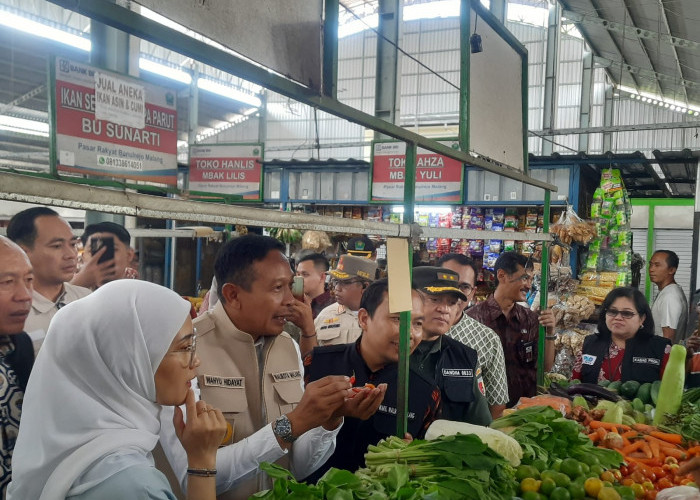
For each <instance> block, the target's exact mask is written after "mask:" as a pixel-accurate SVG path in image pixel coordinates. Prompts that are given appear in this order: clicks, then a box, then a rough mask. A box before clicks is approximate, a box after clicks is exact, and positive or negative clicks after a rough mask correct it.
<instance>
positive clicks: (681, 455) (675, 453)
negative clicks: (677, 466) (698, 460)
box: [661, 447, 688, 460]
mask: <svg viewBox="0 0 700 500" xmlns="http://www.w3.org/2000/svg"><path fill="white" fill-rule="evenodd" d="M661 451H662V452H664V453H665V454H666V456H668V457H673V458H675V459H677V460H685V459H686V458H688V456H687V455H686V453H685V452H684V451H683V450H679V449H678V448H663V447H662V448H661Z"/></svg>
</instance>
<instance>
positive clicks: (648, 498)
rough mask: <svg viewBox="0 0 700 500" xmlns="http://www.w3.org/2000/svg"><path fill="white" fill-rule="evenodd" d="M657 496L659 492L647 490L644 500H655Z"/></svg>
mask: <svg viewBox="0 0 700 500" xmlns="http://www.w3.org/2000/svg"><path fill="white" fill-rule="evenodd" d="M658 494H659V492H658V491H656V490H649V491H647V492H646V493H645V494H644V500H656V495H658Z"/></svg>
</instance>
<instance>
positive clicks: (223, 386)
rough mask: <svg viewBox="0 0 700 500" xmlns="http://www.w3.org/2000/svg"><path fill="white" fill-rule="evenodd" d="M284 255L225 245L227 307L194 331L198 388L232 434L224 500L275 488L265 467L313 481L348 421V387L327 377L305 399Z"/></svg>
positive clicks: (168, 435) (226, 451)
mask: <svg viewBox="0 0 700 500" xmlns="http://www.w3.org/2000/svg"><path fill="white" fill-rule="evenodd" d="M283 251H284V245H282V244H281V243H280V242H279V241H277V240H275V239H273V238H269V237H264V236H257V235H253V234H250V235H246V236H242V237H240V238H236V239H234V240H232V241H230V242H228V243H227V244H226V245H224V246H223V247H222V248H221V250H220V251H219V255H218V256H217V259H216V264H215V273H216V281H217V283H218V290H217V292H218V296H219V297H220V301H219V302H218V303H217V304H216V306H214V308H213V309H212V310H210V311H208V312H207V313H206V314H204V315H203V316H200V317H199V318H197V319H196V320H195V321H194V326H195V329H196V331H197V356H198V357H199V359H200V361H201V364H200V365H199V367H198V369H197V379H196V384H195V383H194V381H193V385H196V386H197V387H198V388H199V391H200V394H201V397H202V399H205V400H206V401H207V402H211V404H212V405H214V406H216V407H217V408H220V409H221V411H222V412H223V413H224V416H225V417H226V420H227V421H228V423H229V424H230V425H231V430H232V432H231V433H230V435H228V436H227V437H226V438H225V441H224V443H222V444H223V446H222V447H221V448H220V449H219V452H218V454H217V463H216V467H217V471H218V472H217V477H216V484H217V492H218V493H219V495H220V496H219V498H225V499H239V498H241V499H243V498H248V497H249V496H250V495H252V494H253V493H255V492H257V491H260V490H262V489H266V488H269V487H271V483H270V481H269V479H268V478H267V476H266V475H265V474H264V473H261V472H260V471H259V464H260V463H261V462H265V461H267V462H277V463H279V464H281V465H283V466H284V467H288V468H290V470H291V471H292V473H293V474H295V476H297V477H306V476H308V475H309V474H310V473H312V472H313V471H314V470H316V468H318V467H319V466H320V465H322V464H323V463H324V462H325V461H326V460H327V458H328V457H329V456H330V455H331V454H332V453H333V451H334V449H335V437H336V435H337V432H338V431H339V429H340V426H341V424H342V415H343V414H349V413H348V412H347V411H346V410H347V406H348V404H351V403H346V402H345V398H346V397H347V396H348V395H349V394H350V392H351V391H350V388H351V384H350V382H349V378H348V377H344V376H334V377H325V378H323V379H321V380H318V381H317V382H314V383H311V384H308V385H307V386H306V390H304V386H303V365H302V362H301V358H300V354H299V349H298V347H297V344H296V342H294V341H293V340H292V339H291V338H290V337H289V335H287V334H286V333H284V332H283V331H282V328H283V326H284V324H285V322H286V317H287V316H288V315H289V314H290V313H291V308H292V305H293V304H294V301H295V300H296V299H294V297H293V296H292V293H291V283H292V281H293V275H292V271H291V268H290V266H289V261H288V260H287V258H286V257H285V256H284V254H283ZM171 416H172V411H168V412H166V411H164V412H163V414H162V415H161V422H162V429H161V445H162V447H163V449H164V451H165V454H166V456H167V458H168V460H169V462H170V465H171V466H172V469H173V471H174V472H175V474H176V475H177V476H178V480H179V482H180V484H181V485H184V484H185V483H186V469H187V458H186V455H185V454H184V450H183V449H182V446H181V445H179V444H178V443H177V438H174V437H175V433H174V430H173V429H172V424H171V423H170V422H168V419H169V418H170V417H171ZM173 438H174V439H173ZM166 472H167V471H166Z"/></svg>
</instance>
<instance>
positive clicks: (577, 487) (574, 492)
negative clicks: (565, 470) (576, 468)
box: [567, 482, 586, 500]
mask: <svg viewBox="0 0 700 500" xmlns="http://www.w3.org/2000/svg"><path fill="white" fill-rule="evenodd" d="M567 489H568V490H569V495H571V499H572V500H583V499H584V498H586V489H585V488H584V487H583V483H579V482H575V483H571V484H570V485H569V487H568V488H567Z"/></svg>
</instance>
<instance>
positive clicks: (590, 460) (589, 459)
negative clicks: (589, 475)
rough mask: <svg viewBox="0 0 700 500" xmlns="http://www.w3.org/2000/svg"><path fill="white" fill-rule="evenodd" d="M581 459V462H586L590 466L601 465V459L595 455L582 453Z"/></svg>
mask: <svg viewBox="0 0 700 500" xmlns="http://www.w3.org/2000/svg"><path fill="white" fill-rule="evenodd" d="M579 460H581V463H584V464H586V465H588V466H591V465H600V460H598V457H596V456H595V455H581V457H580V458H579Z"/></svg>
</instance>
